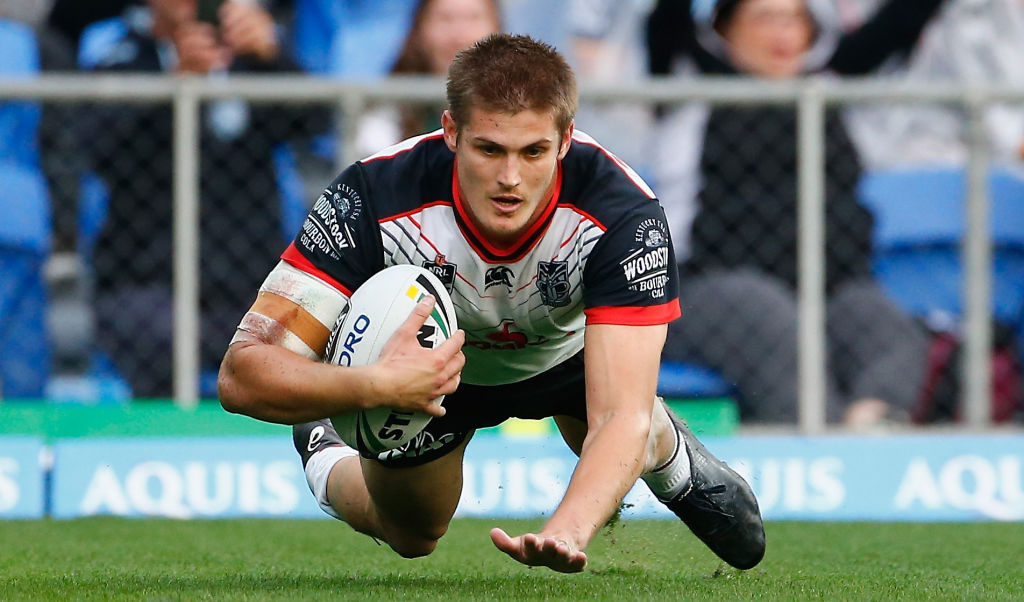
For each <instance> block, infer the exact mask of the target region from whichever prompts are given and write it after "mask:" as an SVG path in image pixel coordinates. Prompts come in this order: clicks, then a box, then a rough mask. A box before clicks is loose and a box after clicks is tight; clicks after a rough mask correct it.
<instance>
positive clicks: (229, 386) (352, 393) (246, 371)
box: [217, 293, 465, 424]
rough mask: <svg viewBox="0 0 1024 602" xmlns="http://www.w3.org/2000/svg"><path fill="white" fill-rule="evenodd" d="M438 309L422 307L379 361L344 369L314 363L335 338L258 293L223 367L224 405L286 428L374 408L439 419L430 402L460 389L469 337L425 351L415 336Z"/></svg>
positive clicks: (295, 309) (281, 301)
mask: <svg viewBox="0 0 1024 602" xmlns="http://www.w3.org/2000/svg"><path fill="white" fill-rule="evenodd" d="M433 306H434V299H433V298H432V297H429V298H427V299H425V300H424V301H421V302H420V303H419V304H417V305H416V307H415V309H413V312H412V315H410V316H409V318H408V319H407V320H406V321H405V323H404V324H403V325H402V326H401V327H400V328H399V329H398V330H397V331H396V332H395V334H394V335H393V336H392V337H391V339H390V340H389V341H388V343H387V345H386V346H385V347H384V350H383V351H382V352H381V355H380V357H379V358H378V360H377V361H376V362H374V363H373V364H371V365H369V366H353V367H342V366H335V365H332V364H325V363H321V362H319V361H317V358H318V357H319V356H322V355H323V352H324V349H325V347H326V345H327V339H328V337H329V336H330V332H329V331H328V330H327V328H326V327H324V326H323V325H322V324H321V323H320V322H319V321H317V319H316V318H314V317H313V316H312V315H310V314H309V313H308V312H307V311H306V310H305V309H303V308H302V307H300V306H299V305H297V304H295V303H294V302H292V301H289V300H288V299H285V298H283V297H280V296H277V295H274V294H271V293H261V294H260V296H259V297H258V298H257V300H256V303H255V304H254V305H253V307H252V309H251V310H250V312H249V313H248V314H246V318H245V319H243V322H242V325H241V326H240V328H239V331H238V335H237V336H236V337H235V340H234V341H232V344H231V346H230V347H228V351H227V353H226V354H225V356H224V361H223V362H222V363H221V368H220V374H219V376H218V380H217V389H218V393H219V396H220V400H221V404H222V405H223V406H224V408H225V409H226V410H228V411H229V412H235V413H240V414H245V415H248V416H252V417H253V418H258V419H260V420H265V421H268V422H280V423H284V424H297V423H301V422H309V421H312V420H319V419H321V418H325V417H328V416H334V415H337V414H339V413H341V412H344V411H352V410H357V409H364V408H369V407H376V406H392V407H396V408H401V409H403V410H408V411H421V412H426V413H428V414H432V415H434V416H441V415H443V414H444V408H443V407H441V406H439V405H437V404H433V403H431V400H433V399H435V398H437V397H438V396H439V395H442V394H448V393H452V392H453V391H455V388H456V387H457V386H458V384H459V373H460V371H461V370H462V366H463V365H464V364H465V357H464V356H463V355H462V351H461V348H462V343H463V341H464V338H465V335H464V334H463V332H462V331H461V330H460V331H457V332H456V333H455V334H454V335H453V336H452V337H451V338H450V339H448V340H447V341H445V342H444V343H443V344H442V345H441V346H440V347H438V348H437V349H424V348H423V347H421V346H420V344H419V342H418V341H417V340H416V333H417V331H418V330H419V327H420V326H421V325H422V324H423V322H424V321H425V320H426V318H427V316H428V315H430V310H431V309H432V308H433ZM253 316H258V317H255V318H254V317H253ZM247 321H249V323H248V324H247ZM303 350H304V351H305V354H304V355H305V356H304V355H303ZM310 355H314V356H316V357H309V356H310Z"/></svg>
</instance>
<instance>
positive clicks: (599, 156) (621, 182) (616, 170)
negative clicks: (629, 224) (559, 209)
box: [561, 130, 658, 217]
mask: <svg viewBox="0 0 1024 602" xmlns="http://www.w3.org/2000/svg"><path fill="white" fill-rule="evenodd" d="M562 170H563V172H562V194H561V200H562V201H563V202H568V203H572V204H574V205H576V206H578V207H579V208H580V209H582V210H585V211H587V212H588V213H591V212H593V213H595V214H604V215H608V214H609V213H612V214H614V213H619V212H623V211H624V212H631V211H634V210H636V209H638V208H643V207H647V206H655V205H657V202H658V201H657V198H656V196H655V194H654V191H653V190H652V189H651V187H650V186H648V185H647V182H645V181H644V180H643V178H641V177H640V175H639V174H637V173H636V171H634V170H633V168H632V167H630V166H629V165H627V164H626V162H625V161H623V160H622V159H620V158H618V157H617V156H615V154H614V153H613V152H612V151H610V150H608V149H606V148H605V147H603V146H602V145H601V144H600V143H598V142H597V141H596V140H594V138H592V137H591V136H590V135H588V134H586V133H585V132H582V131H580V130H576V131H574V132H573V136H572V144H571V145H570V147H569V152H568V153H566V155H565V158H564V159H563V160H562ZM609 217H611V215H609Z"/></svg>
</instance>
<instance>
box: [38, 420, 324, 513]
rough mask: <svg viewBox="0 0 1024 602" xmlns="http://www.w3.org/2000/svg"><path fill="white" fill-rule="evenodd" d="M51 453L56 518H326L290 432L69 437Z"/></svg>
mask: <svg viewBox="0 0 1024 602" xmlns="http://www.w3.org/2000/svg"><path fill="white" fill-rule="evenodd" d="M54 456H55V460H54V461H55V464H54V470H53V500H52V514H53V516H54V517H55V518H73V517H77V516H90V515H96V514H112V515H118V516H165V517H174V518H213V517H216V518H227V517H243V516H245V517H248V516H261V517H289V518H309V517H316V518H319V517H322V516H326V515H324V514H323V512H322V511H321V510H320V508H319V507H318V506H317V505H316V502H315V501H314V500H313V496H312V495H310V493H309V488H308V486H307V485H306V477H305V475H304V474H303V471H302V464H301V462H300V461H299V457H298V455H297V454H296V453H295V450H294V449H292V444H291V438H290V437H223V438H213V437H182V438H175V439H155V438H154V439H147V438H135V439H68V440H62V441H58V442H57V443H56V444H55V445H54Z"/></svg>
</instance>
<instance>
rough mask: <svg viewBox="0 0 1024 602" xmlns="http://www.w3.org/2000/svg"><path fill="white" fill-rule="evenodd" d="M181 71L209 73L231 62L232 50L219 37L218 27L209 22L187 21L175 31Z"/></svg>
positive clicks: (175, 42)
mask: <svg viewBox="0 0 1024 602" xmlns="http://www.w3.org/2000/svg"><path fill="white" fill-rule="evenodd" d="M174 48H175V50H176V51H177V53H178V68H177V70H178V71H179V72H184V73H208V72H210V71H213V70H215V69H224V68H226V67H227V66H228V65H229V64H230V63H231V50H230V49H229V48H228V47H226V46H224V45H223V44H221V43H220V41H219V40H218V39H217V29H216V28H215V27H214V26H212V25H210V24H209V23H200V22H198V21H196V22H192V23H186V24H184V25H182V26H180V27H178V28H177V29H176V30H175V32H174Z"/></svg>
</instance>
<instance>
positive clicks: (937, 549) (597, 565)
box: [0, 518, 1024, 601]
mask: <svg viewBox="0 0 1024 602" xmlns="http://www.w3.org/2000/svg"><path fill="white" fill-rule="evenodd" d="M538 524H539V522H538V521H510V520H469V519H462V520H456V521H455V522H454V523H453V525H452V528H451V530H450V531H449V533H448V534H447V535H446V536H445V537H444V539H443V540H442V541H441V545H440V546H439V547H438V549H437V551H436V552H435V553H434V554H433V555H431V556H429V557H427V558H423V559H417V560H404V559H402V558H400V557H398V556H397V555H396V554H394V553H392V552H391V551H390V550H389V549H388V548H386V547H382V546H378V545H377V544H376V543H374V542H373V541H372V540H371V539H369V538H367V537H364V536H361V535H357V534H355V533H354V532H353V531H351V530H350V529H349V528H348V527H347V526H345V525H344V524H341V523H336V522H331V521H288V520H280V521H278V520H236V521H171V520H130V519H117V518H92V519H80V520H74V521H52V520H44V521H12V522H0V600H5V601H6V600H55V599H65V600H77V599H94V600H123V599H147V600H152V599H167V600H204V599H205V600H304V599H314V598H327V599H332V600H346V599H347V600H460V599H470V600H637V599H646V600H682V599H687V600H715V601H721V600H738V599H765V600H891V599H901V600H1020V599H1024V523H1013V524H993V523H979V524H874V523H853V524H850V523H847V524H836V523H770V524H769V525H768V526H767V534H768V554H767V556H766V558H765V560H764V562H762V563H761V565H760V566H758V567H757V568H755V569H753V570H751V571H747V572H741V571H736V570H734V569H731V568H728V567H726V566H725V565H723V564H722V563H720V562H719V561H718V560H717V559H716V558H715V557H714V556H712V555H711V553H710V552H708V551H707V550H706V549H705V548H704V547H703V546H702V545H701V544H700V543H699V542H698V541H697V540H696V539H695V538H694V537H693V536H692V535H690V534H689V532H688V531H686V530H685V528H684V527H683V526H682V525H681V524H678V523H675V522H671V521H628V520H627V521H622V522H621V523H619V524H618V525H617V526H616V527H614V529H610V530H608V529H606V530H605V531H603V532H602V534H601V535H599V536H598V537H597V539H596V540H595V541H594V542H593V544H592V545H591V547H590V549H589V550H588V553H589V556H590V566H589V568H588V570H587V572H585V573H583V574H580V575H560V574H557V573H553V572H551V571H549V570H547V569H536V568H534V569H530V568H527V567H524V566H521V565H518V564H516V563H515V562H513V561H512V560H511V559H509V558H507V557H506V556H504V555H503V554H501V553H499V552H498V551H497V550H495V549H494V548H493V547H492V546H491V543H490V540H489V539H488V537H487V532H488V530H489V528H490V527H491V526H495V525H497V526H502V527H504V528H506V529H507V530H509V531H511V532H523V531H524V530H532V529H535V528H536V527H537V525H538Z"/></svg>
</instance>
